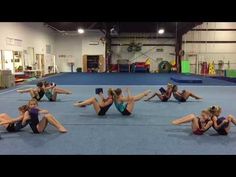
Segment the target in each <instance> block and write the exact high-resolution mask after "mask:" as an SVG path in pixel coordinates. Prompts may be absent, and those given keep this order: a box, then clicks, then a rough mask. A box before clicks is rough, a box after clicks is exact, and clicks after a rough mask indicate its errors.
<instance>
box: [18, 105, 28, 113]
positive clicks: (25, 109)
mask: <svg viewBox="0 0 236 177" xmlns="http://www.w3.org/2000/svg"><path fill="white" fill-rule="evenodd" d="M28 109H29V106H28V105H26V104H25V105H22V106H20V107H18V110H19V111H22V112H26V111H27V110H28Z"/></svg>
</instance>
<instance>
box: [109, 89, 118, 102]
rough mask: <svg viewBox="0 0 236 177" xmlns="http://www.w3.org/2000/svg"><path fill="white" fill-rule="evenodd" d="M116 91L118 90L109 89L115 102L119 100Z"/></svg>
mask: <svg viewBox="0 0 236 177" xmlns="http://www.w3.org/2000/svg"><path fill="white" fill-rule="evenodd" d="M116 91H117V89H116V90H114V89H112V88H109V89H108V93H109V94H110V95H111V96H112V98H113V99H114V100H117V99H118V95H117V93H116Z"/></svg>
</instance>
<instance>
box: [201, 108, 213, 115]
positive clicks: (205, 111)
mask: <svg viewBox="0 0 236 177" xmlns="http://www.w3.org/2000/svg"><path fill="white" fill-rule="evenodd" d="M202 113H203V114H207V115H208V116H210V115H211V112H210V111H209V110H208V109H204V110H202Z"/></svg>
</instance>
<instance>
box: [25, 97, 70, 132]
mask: <svg viewBox="0 0 236 177" xmlns="http://www.w3.org/2000/svg"><path fill="white" fill-rule="evenodd" d="M28 107H29V109H28V110H27V111H26V112H25V113H24V117H23V120H22V122H23V123H25V122H28V123H29V125H30V127H31V129H32V131H33V133H42V132H43V131H44V130H45V128H46V127H47V124H48V123H50V124H51V125H53V126H54V127H56V128H57V130H58V131H59V132H61V133H65V132H67V130H66V129H65V128H64V127H63V126H62V125H61V124H60V122H58V121H57V120H56V119H55V118H54V117H53V116H52V115H51V114H49V112H48V111H47V110H42V109H40V108H38V102H37V101H36V100H35V99H32V100H30V101H29V103H28ZM39 114H43V118H42V119H41V120H39V117H38V116H39Z"/></svg>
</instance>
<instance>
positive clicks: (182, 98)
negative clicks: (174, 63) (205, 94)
mask: <svg viewBox="0 0 236 177" xmlns="http://www.w3.org/2000/svg"><path fill="white" fill-rule="evenodd" d="M173 96H174V98H175V99H176V100H178V101H179V102H186V101H187V99H188V98H189V97H192V98H195V99H197V100H199V99H202V98H201V97H198V96H196V95H194V94H193V93H191V92H189V91H187V90H182V92H178V87H177V85H174V86H173Z"/></svg>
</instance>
